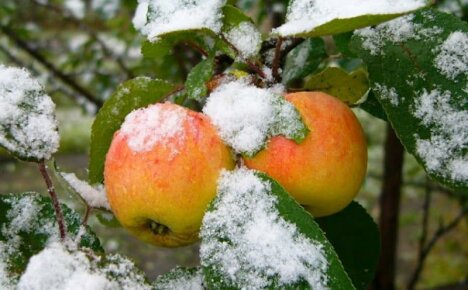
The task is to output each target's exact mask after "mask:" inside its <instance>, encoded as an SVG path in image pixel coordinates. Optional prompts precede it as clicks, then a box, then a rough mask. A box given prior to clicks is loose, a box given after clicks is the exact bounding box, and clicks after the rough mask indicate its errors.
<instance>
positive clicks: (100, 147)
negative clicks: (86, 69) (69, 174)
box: [89, 77, 174, 184]
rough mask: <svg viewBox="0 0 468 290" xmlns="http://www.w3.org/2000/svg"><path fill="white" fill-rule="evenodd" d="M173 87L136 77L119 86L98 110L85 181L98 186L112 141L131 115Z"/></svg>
mask: <svg viewBox="0 0 468 290" xmlns="http://www.w3.org/2000/svg"><path fill="white" fill-rule="evenodd" d="M173 90H174V86H173V85H172V84H169V83H167V82H165V81H162V80H155V79H150V78H147V77H138V78H135V79H133V80H129V81H126V82H124V83H123V84H121V85H120V86H119V87H118V88H117V90H116V91H115V92H114V93H113V94H112V96H110V98H109V99H108V100H107V101H106V102H105V103H104V106H103V107H102V108H101V109H100V110H99V113H98V114H97V116H96V120H95V121H94V123H93V127H92V131H91V149H90V160H89V181H90V183H91V184H94V183H102V181H103V170H104V161H105V158H106V153H107V150H109V146H110V144H111V142H112V137H113V135H114V133H115V131H117V130H118V129H119V128H120V125H121V124H122V123H123V121H124V120H125V116H127V115H128V114H129V113H130V112H131V111H133V110H135V109H138V108H141V107H145V106H148V105H150V104H153V103H156V102H158V101H161V100H162V99H164V98H165V97H166V96H167V95H168V94H170V93H171V92H172V91H173Z"/></svg>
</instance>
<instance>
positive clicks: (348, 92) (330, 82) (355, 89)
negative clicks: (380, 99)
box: [304, 67, 369, 105]
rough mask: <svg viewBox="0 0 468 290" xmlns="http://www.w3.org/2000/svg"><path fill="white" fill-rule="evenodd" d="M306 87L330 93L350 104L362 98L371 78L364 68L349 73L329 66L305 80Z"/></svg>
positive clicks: (367, 89)
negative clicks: (368, 77)
mask: <svg viewBox="0 0 468 290" xmlns="http://www.w3.org/2000/svg"><path fill="white" fill-rule="evenodd" d="M304 88H306V89H308V90H311V91H321V92H325V93H327V94H330V95H332V96H334V97H336V98H338V99H340V100H342V101H343V102H345V103H347V104H348V105H353V104H355V103H357V102H358V101H359V100H361V99H362V98H363V97H364V96H365V94H366V93H367V92H368V91H369V80H368V79H367V73H366V72H365V71H364V70H363V69H358V70H355V71H353V72H351V73H347V72H346V71H345V70H343V69H341V68H339V67H327V68H326V69H324V70H323V71H321V72H319V73H317V74H313V75H311V76H309V77H307V79H306V80H305V84H304Z"/></svg>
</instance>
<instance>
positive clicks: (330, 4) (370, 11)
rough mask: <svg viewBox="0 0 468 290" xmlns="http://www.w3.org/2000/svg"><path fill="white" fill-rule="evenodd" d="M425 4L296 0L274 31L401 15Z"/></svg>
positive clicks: (298, 31) (288, 31)
mask: <svg viewBox="0 0 468 290" xmlns="http://www.w3.org/2000/svg"><path fill="white" fill-rule="evenodd" d="M424 5H426V1H425V0H347V1H343V0H292V1H290V4H289V6H288V11H287V14H286V23H285V24H283V25H282V26H280V27H278V28H277V29H275V30H274V32H276V33H279V34H280V35H282V36H288V35H295V34H301V33H306V32H308V31H312V30H314V29H315V28H317V27H319V26H321V25H324V24H326V23H328V22H330V21H332V20H334V19H350V18H354V17H359V16H363V15H385V14H401V13H405V12H408V11H412V10H415V9H418V8H421V7H423V6H424ZM361 27H362V26H361Z"/></svg>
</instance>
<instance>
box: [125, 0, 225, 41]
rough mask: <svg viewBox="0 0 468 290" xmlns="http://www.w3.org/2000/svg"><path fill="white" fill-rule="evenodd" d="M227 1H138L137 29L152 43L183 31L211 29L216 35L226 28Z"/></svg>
mask: <svg viewBox="0 0 468 290" xmlns="http://www.w3.org/2000/svg"><path fill="white" fill-rule="evenodd" d="M225 3H226V0H171V1H158V0H138V6H137V10H136V12H135V16H134V18H133V25H134V26H135V28H136V29H137V30H139V31H140V32H141V33H142V34H143V35H145V36H147V38H148V40H149V41H158V40H159V39H160V36H161V35H163V34H166V33H169V32H174V31H179V30H193V29H197V30H198V29H209V30H212V31H214V32H216V33H218V32H219V31H220V30H221V27H222V13H221V8H222V7H223V6H224V4H225Z"/></svg>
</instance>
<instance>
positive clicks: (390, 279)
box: [373, 125, 404, 290]
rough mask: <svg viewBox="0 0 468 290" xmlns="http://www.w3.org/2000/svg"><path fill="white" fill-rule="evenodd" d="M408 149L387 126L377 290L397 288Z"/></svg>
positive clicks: (374, 284) (381, 196)
mask: <svg viewBox="0 0 468 290" xmlns="http://www.w3.org/2000/svg"><path fill="white" fill-rule="evenodd" d="M403 156H404V149H403V146H402V145H401V143H400V140H399V139H398V137H397V136H396V134H395V131H393V129H392V128H391V127H390V125H387V138H386V141H385V160H384V176H383V183H382V192H381V195H380V218H379V225H380V237H381V242H382V252H381V256H380V261H379V267H378V269H377V273H376V277H375V279H374V283H373V288H374V289H376V290H377V289H378V290H394V289H395V268H396V258H397V254H396V253H397V251H396V250H397V244H398V217H399V213H400V196H401V185H402V181H403V176H402V171H403Z"/></svg>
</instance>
